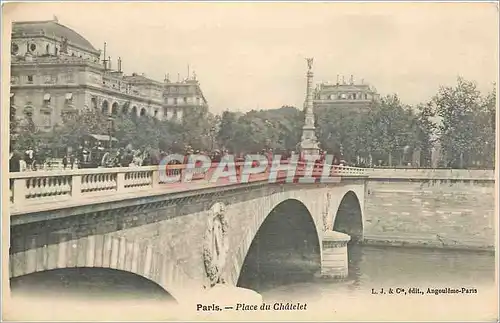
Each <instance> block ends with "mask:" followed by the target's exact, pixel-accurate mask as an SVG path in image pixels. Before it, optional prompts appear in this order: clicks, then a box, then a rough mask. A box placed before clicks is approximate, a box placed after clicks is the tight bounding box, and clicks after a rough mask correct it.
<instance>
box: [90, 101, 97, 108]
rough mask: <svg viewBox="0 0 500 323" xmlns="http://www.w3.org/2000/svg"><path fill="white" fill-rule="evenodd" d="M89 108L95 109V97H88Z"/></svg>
mask: <svg viewBox="0 0 500 323" xmlns="http://www.w3.org/2000/svg"><path fill="white" fill-rule="evenodd" d="M90 108H91V109H92V110H97V99H96V98H91V99H90Z"/></svg>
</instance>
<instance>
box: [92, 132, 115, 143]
mask: <svg viewBox="0 0 500 323" xmlns="http://www.w3.org/2000/svg"><path fill="white" fill-rule="evenodd" d="M88 137H91V138H94V139H95V140H99V141H109V136H108V135H95V134H89V135H88ZM111 140H112V141H118V139H116V138H115V137H111Z"/></svg>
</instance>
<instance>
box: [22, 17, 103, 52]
mask: <svg viewBox="0 0 500 323" xmlns="http://www.w3.org/2000/svg"><path fill="white" fill-rule="evenodd" d="M12 32H13V34H22V33H25V34H27V35H33V34H40V33H41V32H44V33H45V34H46V35H48V36H55V37H56V38H59V39H60V38H61V37H64V38H67V39H68V41H69V42H70V44H72V45H75V46H79V47H82V48H83V49H86V50H89V51H92V52H97V50H96V49H95V48H94V46H92V44H91V43H90V42H89V41H88V40H87V39H85V38H84V37H83V36H82V35H80V34H79V33H77V32H76V31H74V30H73V29H71V28H68V27H66V26H64V25H61V24H59V23H58V22H57V21H56V20H47V21H22V22H14V23H13V24H12Z"/></svg>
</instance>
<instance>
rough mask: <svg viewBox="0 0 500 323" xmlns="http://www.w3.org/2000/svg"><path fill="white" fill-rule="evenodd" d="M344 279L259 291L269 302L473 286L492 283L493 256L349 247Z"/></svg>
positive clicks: (312, 280) (316, 280) (307, 281)
mask: <svg viewBox="0 0 500 323" xmlns="http://www.w3.org/2000/svg"><path fill="white" fill-rule="evenodd" d="M349 262H350V266H349V277H348V278H347V279H346V280H345V281H344V282H334V281H328V280H325V279H322V278H310V279H307V278H305V279H303V281H302V282H298V281H293V280H288V281H286V279H285V281H282V283H281V284H280V285H281V286H272V283H271V282H270V283H269V284H267V286H269V287H268V288H266V287H264V288H263V289H262V290H260V291H259V292H260V293H261V294H262V295H263V297H264V299H270V300H290V301H295V300H311V299H320V298H322V297H324V296H325V295H330V294H332V293H343V294H345V293H354V294H356V293H357V292H359V291H366V290H369V291H370V292H371V289H372V288H373V289H375V290H376V291H378V290H379V289H380V288H385V289H388V288H391V287H405V288H406V289H408V288H409V287H420V288H421V289H423V287H429V288H433V287H434V288H439V287H454V286H456V287H460V288H461V287H467V286H469V287H471V288H474V287H477V286H484V285H491V284H494V283H495V256H494V254H493V253H489V252H471V251H455V250H441V249H420V248H400V247H374V246H352V247H350V252H349Z"/></svg>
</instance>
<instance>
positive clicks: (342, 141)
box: [10, 78, 496, 167]
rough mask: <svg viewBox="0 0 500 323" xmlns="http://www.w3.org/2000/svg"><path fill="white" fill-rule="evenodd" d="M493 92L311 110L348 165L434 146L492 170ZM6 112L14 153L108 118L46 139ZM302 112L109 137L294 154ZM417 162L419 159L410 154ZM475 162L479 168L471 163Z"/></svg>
mask: <svg viewBox="0 0 500 323" xmlns="http://www.w3.org/2000/svg"><path fill="white" fill-rule="evenodd" d="M495 112H496V91H495V89H493V90H492V91H491V92H490V93H488V94H487V95H485V96H483V95H482V94H481V93H480V92H479V91H478V90H477V87H476V85H475V83H474V82H470V81H466V80H464V79H462V78H458V80H457V84H456V85H455V86H448V87H441V88H440V89H439V90H438V92H437V93H436V95H435V96H433V97H432V98H431V99H430V100H429V101H428V102H425V103H422V104H419V105H417V106H415V107H410V106H408V105H406V104H404V103H403V102H402V101H401V100H400V99H399V97H398V96H397V95H388V96H385V97H383V98H381V99H380V100H379V101H374V102H372V103H371V105H370V107H369V108H368V109H366V110H356V109H349V108H317V109H315V117H316V132H317V137H318V140H319V141H320V147H321V148H322V149H324V150H326V151H327V152H329V153H333V154H337V155H342V156H343V158H344V159H345V160H347V161H348V162H351V163H352V162H357V161H359V160H364V161H365V162H367V161H369V160H371V161H372V162H373V164H378V163H379V162H381V163H382V164H384V165H397V164H405V163H407V162H410V161H411V160H412V159H413V158H412V156H413V154H414V153H416V152H419V154H420V160H419V161H418V164H419V165H421V166H431V150H432V149H433V147H434V146H435V144H436V143H439V144H440V146H441V149H442V153H443V155H444V158H443V159H444V164H443V165H444V166H447V167H471V166H482V167H484V166H488V167H492V166H493V164H494V152H495V130H496V129H495V126H496V125H495ZM13 115H14V116H15V110H13V107H11V118H10V121H11V124H10V131H11V134H15V133H18V134H19V138H20V139H19V140H17V141H16V143H15V145H16V147H22V149H25V148H27V147H28V146H32V147H34V146H37V145H39V144H40V143H41V142H43V143H45V144H48V145H49V146H52V147H69V146H71V147H76V146H79V145H80V144H81V138H82V137H83V136H84V135H88V134H108V132H109V130H110V120H109V117H108V116H107V115H104V114H102V113H101V112H100V111H97V110H96V111H80V113H78V114H66V115H64V116H63V122H62V123H61V124H59V125H57V126H56V127H55V128H54V129H53V130H52V131H51V132H49V133H41V132H39V131H38V130H37V129H36V127H35V126H34V123H33V120H31V119H30V118H27V119H26V118H25V119H24V120H23V121H22V122H20V123H17V120H16V119H15V118H13ZM303 123H304V112H303V111H302V109H297V108H295V107H290V106H283V107H281V108H278V109H272V110H260V111H256V110H252V111H249V112H247V113H244V114H243V113H237V112H230V111H225V112H223V113H222V114H221V115H218V116H215V115H213V114H211V113H210V112H209V111H208V109H207V108H206V107H203V108H192V109H190V110H185V111H184V114H183V119H182V122H181V123H177V122H172V121H166V120H163V121H160V120H157V119H156V118H153V117H148V116H141V117H136V116H132V117H131V116H129V115H116V116H113V127H112V128H111V130H112V135H113V136H114V137H116V138H117V139H118V140H119V143H120V146H126V145H132V146H133V147H134V148H138V149H147V148H152V149H162V150H165V151H172V152H183V151H184V150H185V148H186V147H187V146H191V147H192V148H193V149H194V150H210V149H213V148H226V149H228V150H229V151H231V152H233V153H252V152H253V153H256V152H260V151H261V150H263V149H269V148H271V149H274V150H277V151H282V150H296V149H297V145H298V144H299V142H300V138H301V134H302V126H303ZM416 156H418V155H416ZM478 161H480V162H481V164H480V165H479V164H477V162H478Z"/></svg>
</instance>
